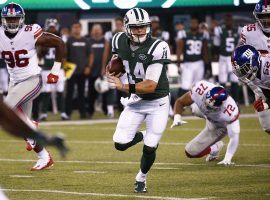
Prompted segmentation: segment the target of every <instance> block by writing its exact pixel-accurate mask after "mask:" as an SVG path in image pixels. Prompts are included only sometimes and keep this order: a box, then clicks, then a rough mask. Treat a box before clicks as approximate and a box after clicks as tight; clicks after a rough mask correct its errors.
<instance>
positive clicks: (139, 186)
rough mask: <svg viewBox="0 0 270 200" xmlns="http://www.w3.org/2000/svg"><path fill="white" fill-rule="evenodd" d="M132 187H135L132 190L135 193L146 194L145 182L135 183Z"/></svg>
mask: <svg viewBox="0 0 270 200" xmlns="http://www.w3.org/2000/svg"><path fill="white" fill-rule="evenodd" d="M134 185H135V189H134V192H135V193H146V192H147V187H146V181H144V182H140V181H136V182H135V184H134Z"/></svg>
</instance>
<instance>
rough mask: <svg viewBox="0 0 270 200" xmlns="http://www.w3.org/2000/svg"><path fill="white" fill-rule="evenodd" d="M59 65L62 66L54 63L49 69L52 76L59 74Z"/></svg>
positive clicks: (59, 63)
mask: <svg viewBox="0 0 270 200" xmlns="http://www.w3.org/2000/svg"><path fill="white" fill-rule="evenodd" d="M61 65H62V63H61V62H56V61H55V62H54V64H53V67H52V69H51V73H52V74H53V75H58V74H59V71H60V69H61Z"/></svg>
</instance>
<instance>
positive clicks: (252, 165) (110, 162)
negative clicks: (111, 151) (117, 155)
mask: <svg viewBox="0 0 270 200" xmlns="http://www.w3.org/2000/svg"><path fill="white" fill-rule="evenodd" d="M0 162H36V160H23V159H9V158H0ZM56 162H57V163H72V164H76V163H79V164H120V165H122V164H127V165H138V164H139V162H133V161H88V160H58V161H56ZM154 165H156V166H166V165H168V166H171V165H177V166H207V163H169V162H168V163H166V162H157V163H154ZM233 166H235V167H253V168H255V167H258V168H270V164H235V165H233Z"/></svg>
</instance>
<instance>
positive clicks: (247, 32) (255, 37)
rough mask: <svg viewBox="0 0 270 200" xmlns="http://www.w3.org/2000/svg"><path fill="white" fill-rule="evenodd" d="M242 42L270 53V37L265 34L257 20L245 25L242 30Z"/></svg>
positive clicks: (262, 51)
mask: <svg viewBox="0 0 270 200" xmlns="http://www.w3.org/2000/svg"><path fill="white" fill-rule="evenodd" d="M241 44H249V45H252V46H254V47H255V48H256V49H257V50H258V51H260V52H261V53H262V54H268V53H270V38H268V37H267V36H265V35H264V33H263V32H262V29H261V27H260V25H259V24H258V23H257V22H256V23H254V24H248V25H246V26H244V27H243V29H242V32H241Z"/></svg>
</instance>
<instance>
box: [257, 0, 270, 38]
mask: <svg viewBox="0 0 270 200" xmlns="http://www.w3.org/2000/svg"><path fill="white" fill-rule="evenodd" d="M269 3H270V2H269V0H260V1H259V2H258V3H257V4H256V6H255V9H254V11H253V15H254V17H255V19H256V21H257V22H258V23H259V25H260V27H261V28H262V30H263V31H264V32H266V33H270V5H269Z"/></svg>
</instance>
